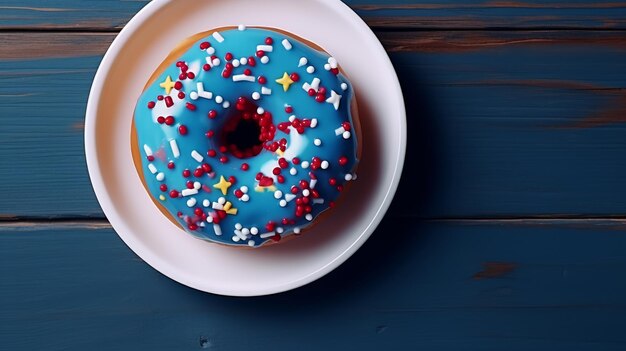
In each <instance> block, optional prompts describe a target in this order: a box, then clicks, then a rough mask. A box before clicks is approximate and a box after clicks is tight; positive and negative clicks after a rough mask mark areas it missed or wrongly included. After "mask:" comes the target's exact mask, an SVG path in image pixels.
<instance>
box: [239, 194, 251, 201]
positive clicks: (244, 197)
mask: <svg viewBox="0 0 626 351" xmlns="http://www.w3.org/2000/svg"><path fill="white" fill-rule="evenodd" d="M240 200H241V201H243V202H248V201H250V195H248V194H243V196H242V197H241V199H240Z"/></svg>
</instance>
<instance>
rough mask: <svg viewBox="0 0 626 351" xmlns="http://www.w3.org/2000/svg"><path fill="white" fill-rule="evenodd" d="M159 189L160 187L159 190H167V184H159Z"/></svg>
mask: <svg viewBox="0 0 626 351" xmlns="http://www.w3.org/2000/svg"><path fill="white" fill-rule="evenodd" d="M159 189H161V191H163V192H166V191H167V185H165V184H161V186H159Z"/></svg>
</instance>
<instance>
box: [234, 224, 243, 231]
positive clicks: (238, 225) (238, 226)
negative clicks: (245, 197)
mask: <svg viewBox="0 0 626 351" xmlns="http://www.w3.org/2000/svg"><path fill="white" fill-rule="evenodd" d="M241 228H243V226H242V225H241V223H235V229H237V230H241Z"/></svg>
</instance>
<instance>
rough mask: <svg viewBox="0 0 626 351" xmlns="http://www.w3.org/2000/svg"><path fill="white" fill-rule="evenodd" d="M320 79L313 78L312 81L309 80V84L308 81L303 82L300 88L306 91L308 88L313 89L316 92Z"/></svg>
mask: <svg viewBox="0 0 626 351" xmlns="http://www.w3.org/2000/svg"><path fill="white" fill-rule="evenodd" d="M321 82H322V81H321V80H320V79H319V78H313V81H312V82H311V84H309V83H304V84H303V85H302V89H304V91H306V92H308V91H309V90H311V89H313V90H315V91H316V92H317V90H318V89H319V87H320V83H321Z"/></svg>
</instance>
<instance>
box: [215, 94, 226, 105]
mask: <svg viewBox="0 0 626 351" xmlns="http://www.w3.org/2000/svg"><path fill="white" fill-rule="evenodd" d="M215 102H217V103H218V104H221V103H222V102H224V98H223V97H221V96H220V95H218V96H216V97H215Z"/></svg>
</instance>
